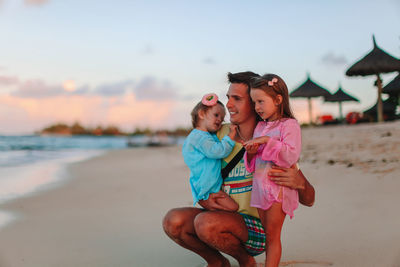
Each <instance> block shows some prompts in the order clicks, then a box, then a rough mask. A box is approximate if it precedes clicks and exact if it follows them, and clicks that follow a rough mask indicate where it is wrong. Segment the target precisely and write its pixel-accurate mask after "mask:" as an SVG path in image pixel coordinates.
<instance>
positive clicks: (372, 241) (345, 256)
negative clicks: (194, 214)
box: [0, 121, 400, 267]
mask: <svg viewBox="0 0 400 267" xmlns="http://www.w3.org/2000/svg"><path fill="white" fill-rule="evenodd" d="M180 149H181V148H180V147H178V146H177V147H163V148H135V149H126V150H115V151H110V152H108V153H106V154H105V155H102V156H99V157H96V158H92V159H90V160H87V161H83V162H79V163H74V164H71V165H69V166H68V176H69V178H68V179H67V180H66V181H65V182H62V183H58V184H56V185H54V186H53V187H52V188H51V189H48V190H45V191H41V192H39V193H37V194H35V195H32V196H29V197H25V198H20V199H17V200H14V201H11V202H7V203H5V204H2V205H0V210H1V211H8V212H12V213H13V214H15V215H16V216H17V218H16V220H14V221H13V222H12V223H10V224H8V225H6V226H5V227H3V228H1V229H0V266H1V267H25V266H27V267H28V266H29V267H47V266H61V267H64V266H66V267H70V266H71V267H87V266H96V267H100V266H107V267H108V266H135V267H136V266H138V267H141V266H166V267H169V266H171V267H172V266H184V267H186V266H188V267H190V266H193V267H197V266H204V264H205V262H204V261H203V260H202V259H201V258H200V257H198V256H197V255H195V254H193V253H191V252H189V251H187V250H185V249H182V248H181V247H179V246H178V245H176V244H175V243H173V242H172V241H171V240H169V239H168V237H167V236H166V235H165V234H164V232H163V230H162V227H161V220H162V217H163V216H164V214H165V213H166V212H167V211H168V210H169V209H170V208H173V207H180V206H191V203H192V202H191V194H190V188H189V170H188V168H187V167H186V166H185V164H184V162H183V159H182V156H181V153H180ZM300 167H301V169H302V171H303V173H304V174H305V175H306V176H307V177H308V178H309V180H310V182H311V183H312V184H313V185H314V187H315V189H316V202H315V205H314V206H313V207H311V208H309V207H300V208H299V209H298V210H297V211H296V212H295V217H294V219H293V220H290V219H288V218H287V219H286V222H285V224H284V227H283V236H282V239H283V255H282V264H281V265H282V266H352V267H355V266H391V267H393V266H400V231H399V225H400V215H399V214H398V212H397V210H398V204H399V203H400V194H399V190H400V122H398V121H397V122H389V123H384V124H361V125H353V126H344V125H343V126H341V125H340V126H329V127H316V128H305V129H303V152H302V156H301V160H300ZM230 259H231V260H232V264H233V265H235V264H236V263H235V262H234V261H233V259H232V258H230ZM256 259H257V261H258V262H262V261H263V259H264V255H261V256H258V257H257V258H256Z"/></svg>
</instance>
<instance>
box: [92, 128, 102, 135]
mask: <svg viewBox="0 0 400 267" xmlns="http://www.w3.org/2000/svg"><path fill="white" fill-rule="evenodd" d="M92 134H93V135H103V128H101V126H97V127H96V128H94V129H93V130H92Z"/></svg>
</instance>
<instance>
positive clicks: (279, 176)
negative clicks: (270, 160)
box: [268, 165, 305, 190]
mask: <svg viewBox="0 0 400 267" xmlns="http://www.w3.org/2000/svg"><path fill="white" fill-rule="evenodd" d="M274 170H278V171H274ZM268 175H269V176H270V179H271V180H272V181H273V182H275V183H276V184H277V185H282V186H286V187H289V188H291V189H296V190H302V189H304V188H305V180H304V178H303V176H302V175H300V173H299V170H298V169H297V168H296V166H295V165H293V166H292V167H291V168H283V167H279V166H272V169H271V170H270V171H269V172H268Z"/></svg>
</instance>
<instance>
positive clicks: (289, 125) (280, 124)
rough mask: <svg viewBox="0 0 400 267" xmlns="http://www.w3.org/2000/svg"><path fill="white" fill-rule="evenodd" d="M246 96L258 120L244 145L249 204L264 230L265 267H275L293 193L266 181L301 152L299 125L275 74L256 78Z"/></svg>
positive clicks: (294, 199) (293, 203) (295, 198)
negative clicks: (273, 169)
mask: <svg viewBox="0 0 400 267" xmlns="http://www.w3.org/2000/svg"><path fill="white" fill-rule="evenodd" d="M250 96H251V99H252V101H253V102H254V105H255V111H256V112H257V114H258V115H259V116H260V117H261V119H262V120H263V121H260V122H259V123H258V124H257V126H256V128H255V130H254V134H253V139H252V140H250V141H247V142H244V147H245V149H246V153H245V165H246V169H247V170H248V171H249V172H252V173H253V189H252V191H251V202H250V205H251V206H253V207H257V209H258V213H259V215H260V219H261V223H262V224H263V226H264V229H265V231H266V243H267V244H266V259H265V266H268V267H270V266H278V265H279V262H280V258H281V253H282V245H281V240H280V236H281V229H282V225H283V222H284V220H285V217H286V214H287V215H289V216H290V218H292V217H293V211H294V210H295V209H296V208H297V206H298V203H299V197H298V193H297V190H294V189H290V188H288V187H284V186H279V185H277V184H275V183H274V182H273V181H271V180H270V179H269V176H268V174H267V173H268V171H270V169H271V166H272V165H278V166H280V167H284V168H289V167H291V166H292V165H293V164H295V163H296V162H297V161H298V159H299V156H300V152H301V132H300V126H299V124H298V123H297V121H296V119H294V116H293V114H292V112H291V110H290V106H289V95H288V89H287V86H286V84H285V82H284V81H283V80H282V79H281V78H280V77H279V76H277V75H274V74H266V75H264V76H262V77H260V78H256V79H255V80H254V82H253V84H252V86H251V91H250Z"/></svg>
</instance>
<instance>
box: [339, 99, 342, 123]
mask: <svg viewBox="0 0 400 267" xmlns="http://www.w3.org/2000/svg"><path fill="white" fill-rule="evenodd" d="M339 120H340V122H342V121H343V112H342V101H339Z"/></svg>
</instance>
